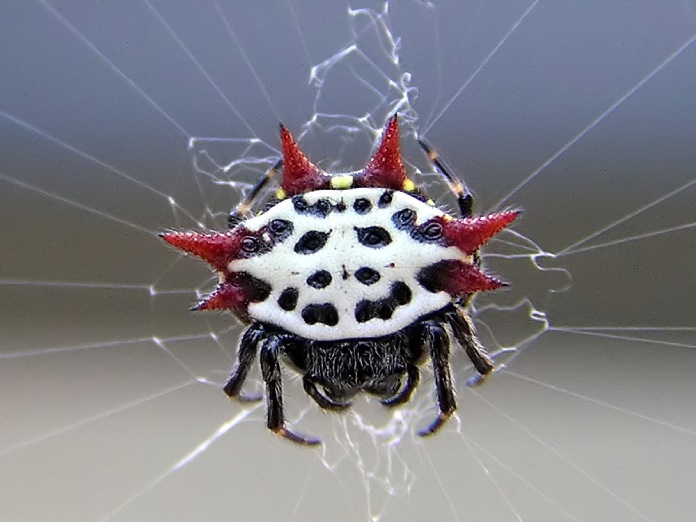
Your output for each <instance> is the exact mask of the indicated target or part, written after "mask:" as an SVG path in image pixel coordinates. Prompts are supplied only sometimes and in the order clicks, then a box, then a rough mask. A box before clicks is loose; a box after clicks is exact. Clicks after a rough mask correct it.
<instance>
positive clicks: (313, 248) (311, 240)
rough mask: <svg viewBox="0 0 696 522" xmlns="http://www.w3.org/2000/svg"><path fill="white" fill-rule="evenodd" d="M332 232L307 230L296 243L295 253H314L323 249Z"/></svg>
mask: <svg viewBox="0 0 696 522" xmlns="http://www.w3.org/2000/svg"><path fill="white" fill-rule="evenodd" d="M330 234H331V232H319V231H318V230H310V231H309V232H306V233H305V234H304V235H303V236H302V237H301V238H300V239H299V240H298V241H297V243H295V253H297V254H305V255H307V254H313V253H315V252H317V251H319V250H321V249H322V248H323V247H324V245H326V241H327V239H329V235H330Z"/></svg>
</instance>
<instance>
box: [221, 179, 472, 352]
mask: <svg viewBox="0 0 696 522" xmlns="http://www.w3.org/2000/svg"><path fill="white" fill-rule="evenodd" d="M385 194H389V196H385ZM300 197H301V198H302V204H303V205H304V206H305V207H310V211H307V210H306V208H305V209H304V210H303V209H298V206H297V198H298V197H295V198H289V199H285V200H283V201H281V202H280V203H278V204H276V205H275V206H273V207H271V208H270V209H268V210H267V211H266V212H264V213H262V214H260V215H258V216H256V217H253V218H251V219H249V220H247V221H245V222H244V223H243V226H244V228H246V229H248V230H250V231H259V230H261V229H263V228H264V227H266V226H268V224H269V223H270V222H271V221H272V220H277V219H282V220H285V221H289V222H290V223H291V224H292V233H291V234H290V235H289V236H287V237H286V238H284V239H283V240H282V241H281V242H278V243H276V244H275V245H274V246H273V248H272V249H271V250H270V251H267V252H265V253H261V254H259V255H256V256H253V257H249V258H247V259H236V260H234V261H232V262H230V264H229V266H228V269H229V271H230V272H246V273H249V274H251V275H252V276H254V277H255V278H258V279H261V280H263V281H265V282H267V283H268V284H270V286H271V293H270V295H269V296H268V297H267V298H266V299H264V300H263V301H261V302H253V303H250V304H249V307H248V314H249V316H250V317H251V319H252V320H256V321H262V322H266V323H270V324H273V325H276V326H279V327H281V328H283V329H285V330H287V331H289V332H291V333H293V334H296V335H298V336H301V337H304V338H307V339H315V340H322V341H329V340H339V339H354V338H369V337H380V336H383V335H388V334H392V333H395V332H397V331H399V330H401V329H403V328H405V327H407V326H408V325H410V324H412V323H413V322H415V321H417V320H418V319H419V318H420V317H422V316H424V315H426V314H428V313H431V312H434V311H437V310H439V309H441V308H443V307H444V306H446V305H447V304H448V303H449V302H451V300H452V297H451V296H450V295H449V294H448V293H447V292H444V291H439V292H433V291H429V290H426V289H425V288H423V286H422V285H421V284H420V283H419V282H418V278H417V275H418V273H419V271H420V270H421V269H423V268H425V267H428V266H430V265H433V264H434V263H437V262H438V261H441V260H444V259H458V260H463V261H465V262H467V263H471V262H472V259H471V256H467V255H465V254H464V253H462V252H461V251H460V250H458V249H457V248H455V247H447V246H444V245H442V244H433V243H424V242H420V241H417V240H416V239H414V238H413V237H412V236H411V234H410V233H409V232H408V231H407V230H403V229H400V228H398V227H397V226H396V225H395V222H394V220H393V216H394V214H395V213H396V212H398V211H401V210H403V209H406V208H408V209H411V210H413V211H414V212H415V214H416V221H415V224H416V225H419V224H421V223H423V222H424V221H427V220H429V219H431V218H433V217H435V216H443V215H444V212H443V211H441V210H440V209H438V208H437V207H435V206H432V205H429V204H427V203H424V202H422V201H420V200H418V199H416V198H414V197H412V196H409V195H408V194H406V193H404V192H400V191H387V190H385V189H381V188H354V189H348V190H317V191H313V192H308V193H306V194H303V195H302V196H300ZM380 198H383V200H382V202H381V203H380ZM384 199H390V201H389V202H388V203H387V204H385V202H384ZM320 200H324V201H322V203H323V204H324V205H325V206H326V202H327V201H328V203H330V208H331V210H330V211H329V212H328V213H327V212H324V213H320V212H313V211H311V210H312V206H313V205H315V204H316V203H317V202H318V201H320ZM356 201H358V202H359V205H358V206H356ZM366 201H367V203H366ZM358 207H359V210H360V211H358V210H357V208H358ZM365 207H368V208H367V210H365ZM369 227H371V228H370V229H371V230H376V228H375V227H377V228H378V229H381V231H379V230H378V232H379V233H380V234H381V236H379V237H378V238H377V240H379V239H380V237H381V239H382V241H381V242H380V241H377V244H376V245H368V244H365V241H363V242H361V241H360V238H359V234H358V231H359V230H360V229H363V230H364V229H367V228H369ZM313 231H314V232H318V233H319V235H321V236H323V237H324V238H325V242H324V243H323V245H322V246H321V247H320V248H318V249H310V250H312V251H311V252H309V253H303V251H302V250H303V249H302V248H300V247H298V244H299V243H301V241H300V240H301V238H303V236H305V234H308V233H310V235H311V233H312V232H313ZM383 231H386V233H387V234H386V235H385V234H384V233H383ZM363 239H364V238H363ZM372 239H374V236H372ZM314 247H316V245H314ZM298 250H299V251H298ZM361 269H363V270H362V271H361ZM323 271H325V272H328V274H330V276H329V277H327V276H326V274H325V273H323V277H321V278H319V279H321V282H320V284H317V283H316V282H315V283H314V284H313V285H312V284H309V281H311V278H312V276H313V275H315V274H317V273H318V272H323ZM365 273H369V274H372V275H373V277H372V280H367V281H366V278H365V277H363V278H362V281H361V280H360V279H359V278H358V275H364V274H365ZM374 273H377V274H378V275H377V276H374ZM375 278H377V279H378V280H377V281H373V280H374V279H375ZM327 280H328V281H329V282H328V283H327ZM404 284H405V285H406V286H407V287H408V290H406V289H404ZM395 285H398V287H399V288H400V289H401V297H400V298H399V299H398V301H399V303H398V304H394V299H395V298H393V297H390V296H392V295H393V294H394V288H395ZM409 291H410V292H409ZM284 292H285V295H283V293H284ZM289 294H291V295H292V296H293V298H292V299H290V303H288V302H287V299H285V300H284V298H287V296H288V295H289ZM404 294H405V296H404ZM390 299H391V300H392V301H389V300H390ZM364 301H371V302H373V303H380V302H381V303H384V302H391V303H392V305H393V306H392V308H393V310H392V311H391V313H390V314H388V315H390V316H389V317H387V318H384V317H377V316H375V317H369V319H366V318H365V316H363V317H359V314H357V313H356V309H357V307H359V306H360V303H361V302H364ZM280 303H283V305H284V306H283V307H281V305H280ZM313 306H314V307H316V306H319V307H320V308H321V307H324V308H322V309H323V310H324V311H325V310H326V309H327V308H328V309H331V307H333V310H334V311H335V314H334V313H333V311H332V312H331V314H329V315H331V316H332V318H331V319H330V320H328V321H327V320H322V319H319V320H317V319H316V317H315V318H313V319H310V320H309V321H308V320H307V317H308V314H307V312H306V311H307V310H308V307H309V308H312V307H313ZM376 307H377V308H378V305H376ZM309 315H312V314H309ZM320 315H321V314H320ZM368 316H369V314H368ZM327 323H330V324H327Z"/></svg>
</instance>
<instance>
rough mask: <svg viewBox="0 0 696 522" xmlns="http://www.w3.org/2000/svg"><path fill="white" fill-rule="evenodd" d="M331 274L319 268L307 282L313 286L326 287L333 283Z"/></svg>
mask: <svg viewBox="0 0 696 522" xmlns="http://www.w3.org/2000/svg"><path fill="white" fill-rule="evenodd" d="M332 279H333V278H332V277H331V274H330V273H329V272H327V271H326V270H318V271H316V272H314V273H313V274H312V275H311V276H309V277H308V278H307V284H308V285H309V286H311V287H312V288H326V287H327V286H329V285H330V284H331V280H332Z"/></svg>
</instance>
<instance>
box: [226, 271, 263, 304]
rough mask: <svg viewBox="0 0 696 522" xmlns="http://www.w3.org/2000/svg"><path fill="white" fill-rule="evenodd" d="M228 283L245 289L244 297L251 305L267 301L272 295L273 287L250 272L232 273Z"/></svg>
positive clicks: (228, 277)
mask: <svg viewBox="0 0 696 522" xmlns="http://www.w3.org/2000/svg"><path fill="white" fill-rule="evenodd" d="M226 280H227V282H228V283H232V284H233V285H235V286H239V287H242V288H243V289H244V297H245V298H246V299H247V300H248V301H249V302H250V303H259V302H261V301H265V300H266V299H267V298H268V296H269V295H271V285H270V284H268V283H267V282H266V281H264V280H263V279H259V278H258V277H254V276H253V275H251V274H250V273H248V272H232V273H231V274H229V275H228V276H227V279H226Z"/></svg>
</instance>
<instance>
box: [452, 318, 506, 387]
mask: <svg viewBox="0 0 696 522" xmlns="http://www.w3.org/2000/svg"><path fill="white" fill-rule="evenodd" d="M448 317H449V322H450V325H451V326H452V332H453V333H454V336H455V338H456V339H457V341H459V344H460V345H461V346H462V348H464V351H465V352H466V354H467V356H468V357H469V359H470V360H471V363H472V364H473V365H474V368H476V371H477V372H478V373H479V375H477V376H476V377H473V378H472V379H470V380H469V381H467V384H468V385H469V386H475V385H479V384H481V383H483V382H484V381H485V380H486V377H488V376H489V375H490V374H491V373H492V372H493V369H494V368H495V365H494V364H493V361H492V360H491V358H490V357H489V356H488V354H487V353H486V350H485V349H484V348H483V346H481V343H479V341H478V339H477V338H476V333H475V332H474V326H473V325H472V324H471V320H470V319H469V317H467V315H466V313H465V312H464V309H463V308H460V307H455V308H454V310H453V311H452V312H451V313H450V314H448Z"/></svg>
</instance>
